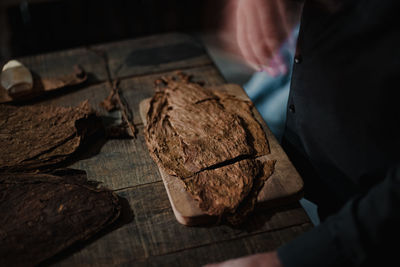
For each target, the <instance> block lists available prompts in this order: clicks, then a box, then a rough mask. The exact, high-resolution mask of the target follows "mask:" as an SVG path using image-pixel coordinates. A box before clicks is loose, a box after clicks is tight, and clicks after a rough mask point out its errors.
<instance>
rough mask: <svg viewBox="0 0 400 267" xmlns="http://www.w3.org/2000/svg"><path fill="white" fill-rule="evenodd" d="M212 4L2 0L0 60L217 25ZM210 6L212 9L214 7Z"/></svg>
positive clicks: (175, 0)
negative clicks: (214, 23)
mask: <svg viewBox="0 0 400 267" xmlns="http://www.w3.org/2000/svg"><path fill="white" fill-rule="evenodd" d="M218 2H223V1H220V0H218V1H212V0H201V1H188V0H168V1H166V0H164V1H162V0H28V1H27V0H0V49H1V50H0V61H5V60H8V59H10V58H12V57H20V56H25V55H32V54H38V53H43V52H49V51H55V50H61V49H67V48H71V47H76V46H85V45H91V44H96V43H104V42H110V41H117V40H121V39H127V38H135V37H140V36H145V35H150V34H155V33H163V32H171V31H179V32H187V33H193V32H198V31H200V30H204V29H205V28H207V27H212V26H210V25H211V24H212V22H211V21H212V19H211V17H212V14H210V12H211V13H212V12H213V10H214V11H215V10H217V9H218V8H217V7H216V6H215V5H216V4H217V3H218ZM210 5H211V6H212V7H211V8H210Z"/></svg>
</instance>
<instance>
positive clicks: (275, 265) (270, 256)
mask: <svg viewBox="0 0 400 267" xmlns="http://www.w3.org/2000/svg"><path fill="white" fill-rule="evenodd" d="M205 267H282V264H281V263H280V261H279V258H278V254H277V252H276V251H273V252H267V253H261V254H254V255H251V256H247V257H243V258H238V259H233V260H228V261H224V262H221V263H215V264H208V265H206V266H205Z"/></svg>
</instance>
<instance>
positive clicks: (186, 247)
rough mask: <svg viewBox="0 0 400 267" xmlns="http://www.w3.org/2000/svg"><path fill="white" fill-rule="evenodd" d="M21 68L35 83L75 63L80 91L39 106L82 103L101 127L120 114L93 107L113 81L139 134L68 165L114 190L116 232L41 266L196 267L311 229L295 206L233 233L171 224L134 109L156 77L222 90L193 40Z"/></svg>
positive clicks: (122, 45) (29, 62) (79, 53)
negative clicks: (182, 78) (180, 74)
mask: <svg viewBox="0 0 400 267" xmlns="http://www.w3.org/2000/svg"><path fill="white" fill-rule="evenodd" d="M102 54H103V55H106V58H107V60H106V61H104V57H102V56H101V55H102ZM21 61H22V62H23V63H25V64H26V66H28V67H29V68H30V69H31V70H32V71H34V72H36V73H38V74H39V75H41V76H42V77H56V76H59V75H62V74H65V73H69V72H71V70H72V67H73V65H74V64H80V65H81V66H82V67H83V68H84V69H85V70H86V71H87V72H89V73H90V76H89V79H88V81H87V83H85V85H84V86H81V87H80V88H75V89H72V90H68V91H64V92H61V93H55V94H54V93H53V94H50V95H47V96H46V97H43V98H42V99H40V100H39V102H38V104H54V105H64V106H70V105H77V104H78V103H79V102H80V101H83V100H85V99H88V100H89V102H90V103H91V104H92V106H93V107H95V108H96V109H97V110H98V111H99V113H100V114H101V115H102V116H104V117H105V120H106V121H112V120H117V121H118V120H120V119H121V114H120V112H119V111H115V112H112V113H107V112H106V111H104V110H102V109H101V108H100V107H99V103H100V102H101V101H102V100H103V99H104V98H106V97H107V95H108V94H109V92H110V88H109V85H108V83H107V79H108V75H109V76H110V77H111V79H116V78H118V79H120V80H121V83H120V90H121V93H122V95H123V97H124V99H125V100H126V102H127V104H128V106H129V108H130V109H131V110H132V113H133V116H134V123H135V124H136V126H137V127H138V129H139V134H138V138H137V139H125V140H121V139H120V140H107V141H106V140H103V141H100V142H97V143H99V144H97V145H96V146H94V147H93V146H91V148H90V149H88V150H87V151H85V152H84V153H83V154H82V155H81V157H80V158H79V159H76V162H75V163H73V164H72V165H71V166H70V167H73V168H77V169H84V170H86V171H87V173H88V177H89V179H91V180H96V181H101V182H103V184H104V185H105V186H107V187H109V188H111V189H113V190H115V192H116V193H117V194H118V195H119V196H120V197H121V199H122V202H123V212H122V214H121V218H120V220H119V221H118V222H117V223H116V224H115V225H113V226H112V227H110V228H108V229H105V230H104V231H102V232H100V233H99V234H97V235H96V236H95V237H93V238H91V239H90V240H87V241H85V242H83V243H80V244H76V245H74V246H73V247H71V248H69V249H67V250H66V251H64V252H62V253H61V254H60V255H58V256H56V257H55V258H53V259H51V260H50V261H49V262H47V264H54V265H59V266H87V265H95V266H109V265H127V266H133V265H134V266H142V265H143V266H201V265H202V264H205V263H209V262H216V261H223V260H226V259H229V258H235V257H240V256H244V255H248V254H252V253H257V252H263V251H268V250H272V249H275V248H277V247H278V246H280V245H281V244H283V243H285V242H288V241H289V240H291V239H293V238H295V237H296V236H298V235H300V234H301V233H303V232H304V231H307V230H308V229H310V228H311V227H312V226H311V223H310V221H309V218H308V217H307V215H306V213H305V212H304V210H303V209H302V208H301V206H300V205H299V204H298V203H297V202H295V203H293V204H291V205H286V206H284V207H281V208H275V209H273V210H257V211H255V212H254V214H253V216H251V217H250V218H249V219H248V222H247V223H246V224H245V225H244V226H243V227H241V228H240V229H234V228H232V227H229V226H226V225H221V226H209V227H187V226H183V225H181V224H179V223H178V222H177V221H176V219H175V216H174V214H173V211H172V209H171V205H170V203H169V201H168V197H167V194H166V191H165V188H164V185H163V183H162V181H161V177H160V174H159V172H158V168H157V166H156V164H155V163H154V162H153V161H152V159H151V158H150V156H149V153H148V151H147V148H146V145H145V141H144V138H143V131H142V130H143V123H142V121H141V119H140V116H139V111H138V108H139V102H140V101H141V100H143V99H145V98H148V97H151V96H152V95H153V93H154V88H153V82H154V80H155V79H156V78H158V77H160V76H161V75H168V74H171V73H173V72H174V71H175V70H178V69H179V70H184V71H185V72H186V73H188V74H193V75H195V80H202V81H204V82H205V83H206V85H220V84H223V83H225V81H224V79H223V78H222V77H221V75H220V73H219V71H218V70H217V69H216V67H215V65H214V63H213V62H212V61H211V60H210V58H209V56H208V55H207V53H206V52H205V50H204V48H203V47H202V45H201V44H200V43H199V42H198V41H196V40H194V39H193V38H192V37H189V36H187V35H182V34H164V35H157V36H151V37H146V38H142V39H136V40H126V41H120V42H116V43H109V44H104V45H96V46H93V47H86V48H77V49H71V50H67V51H60V52H55V53H50V54H44V55H37V56H32V57H26V58H22V59H21ZM105 62H106V63H105Z"/></svg>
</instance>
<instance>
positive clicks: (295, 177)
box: [139, 84, 303, 225]
mask: <svg viewBox="0 0 400 267" xmlns="http://www.w3.org/2000/svg"><path fill="white" fill-rule="evenodd" d="M212 89H213V90H222V91H226V92H228V93H230V94H232V95H235V96H236V97H238V98H241V99H244V100H249V98H248V96H247V95H246V93H245V92H244V90H243V89H242V88H241V87H240V86H238V85H236V84H224V85H220V86H215V87H212ZM149 103H150V99H149V98H148V99H145V100H143V101H141V103H140V107H139V110H140V116H141V118H142V121H143V122H144V124H145V125H146V114H147V111H148V109H149ZM253 113H254V115H255V117H256V119H257V120H258V121H259V122H260V124H261V125H262V127H263V129H264V131H265V133H266V135H267V139H268V142H269V146H270V150H271V153H270V154H268V155H265V156H262V157H259V158H258V159H259V160H261V161H263V160H268V159H269V160H276V164H275V171H274V173H273V174H272V175H271V177H269V178H268V179H267V181H266V182H265V184H264V187H263V188H262V190H261V191H260V193H259V195H258V198H257V207H263V208H268V207H274V206H279V205H285V204H288V203H289V202H293V201H296V200H298V199H299V198H300V197H301V196H302V189H303V181H302V179H301V177H300V175H299V174H298V173H297V171H296V169H295V168H294V166H293V165H292V163H291V162H290V160H289V158H288V157H287V155H286V154H285V152H284V151H283V149H282V148H281V146H280V145H279V143H278V141H277V140H276V138H275V137H274V136H273V135H272V133H271V131H270V130H269V129H268V127H267V125H266V124H265V122H264V121H263V119H262V117H261V115H260V114H259V113H258V111H257V110H256V109H255V108H254V109H253ZM159 171H160V174H161V177H162V180H163V182H164V185H165V189H166V191H167V194H168V197H169V200H170V202H171V206H172V209H173V211H174V214H175V217H176V219H177V220H178V222H180V223H181V224H184V225H200V224H207V223H212V222H214V221H216V220H217V218H216V217H213V216H209V215H207V214H205V213H204V212H203V211H202V210H201V209H200V208H199V207H198V204H197V203H196V201H195V200H194V199H193V198H192V197H191V196H190V194H189V193H188V192H187V191H186V190H185V186H184V183H183V181H182V180H181V179H180V178H178V177H176V176H172V175H169V174H167V173H166V172H165V171H164V170H163V169H162V168H160V167H159Z"/></svg>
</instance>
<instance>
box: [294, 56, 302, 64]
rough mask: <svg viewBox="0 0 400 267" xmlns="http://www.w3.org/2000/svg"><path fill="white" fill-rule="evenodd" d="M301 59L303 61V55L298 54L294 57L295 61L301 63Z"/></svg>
mask: <svg viewBox="0 0 400 267" xmlns="http://www.w3.org/2000/svg"><path fill="white" fill-rule="evenodd" d="M301 61H302V58H301V55H296V56H295V57H294V63H296V64H300V63H301Z"/></svg>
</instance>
